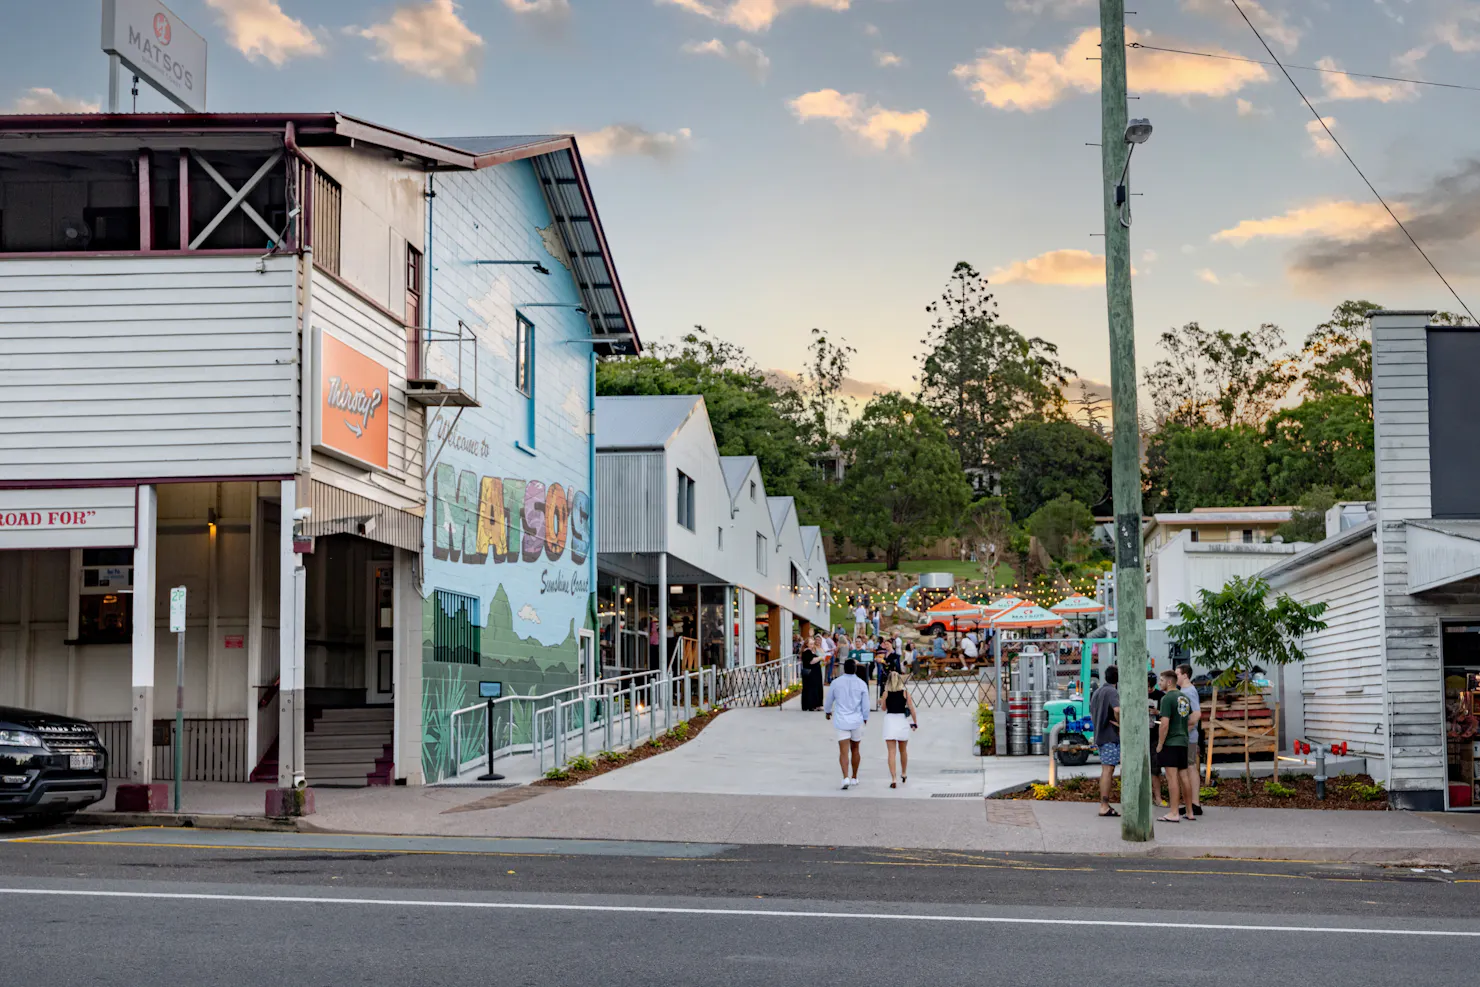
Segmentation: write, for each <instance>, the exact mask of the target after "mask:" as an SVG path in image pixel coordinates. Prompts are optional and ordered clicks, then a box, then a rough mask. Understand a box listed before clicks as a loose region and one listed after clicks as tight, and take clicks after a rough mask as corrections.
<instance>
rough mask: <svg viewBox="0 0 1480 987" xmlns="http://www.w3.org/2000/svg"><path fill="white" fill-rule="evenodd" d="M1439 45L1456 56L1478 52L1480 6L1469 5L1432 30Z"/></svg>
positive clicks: (1479, 41) (1479, 49) (1479, 46)
mask: <svg viewBox="0 0 1480 987" xmlns="http://www.w3.org/2000/svg"><path fill="white" fill-rule="evenodd" d="M1434 34H1435V36H1436V37H1437V38H1438V39H1439V43H1440V44H1445V45H1448V46H1449V48H1450V50H1451V51H1453V52H1455V53H1456V54H1461V55H1463V54H1468V53H1471V52H1476V51H1480V5H1475V4H1470V5H1469V6H1466V7H1464V8H1463V9H1460V10H1457V11H1455V12H1454V14H1453V15H1452V16H1451V17H1450V18H1449V19H1448V20H1446V21H1444V22H1442V23H1440V24H1439V26H1438V27H1437V28H1435V29H1434Z"/></svg>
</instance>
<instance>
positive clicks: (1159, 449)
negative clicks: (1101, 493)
mask: <svg viewBox="0 0 1480 987" xmlns="http://www.w3.org/2000/svg"><path fill="white" fill-rule="evenodd" d="M1268 457H1269V453H1268V450H1266V449H1265V447H1264V433H1263V432H1262V431H1260V430H1259V429H1257V428H1254V427H1252V426H1249V425H1234V426H1231V427H1229V428H1213V427H1211V426H1208V425H1198V426H1188V425H1183V424H1180V423H1176V422H1173V423H1171V424H1168V425H1166V426H1165V427H1164V428H1162V430H1161V431H1160V432H1157V433H1156V434H1154V435H1153V436H1152V437H1151V441H1150V443H1149V445H1148V447H1147V450H1146V459H1147V463H1148V465H1149V467H1150V472H1149V475H1148V478H1147V483H1148V487H1149V489H1148V490H1147V501H1148V503H1152V504H1154V505H1155V506H1154V508H1153V509H1154V510H1158V511H1161V510H1172V511H1190V510H1192V509H1193V508H1194V507H1258V506H1263V505H1265V504H1268V503H1269V477H1268Z"/></svg>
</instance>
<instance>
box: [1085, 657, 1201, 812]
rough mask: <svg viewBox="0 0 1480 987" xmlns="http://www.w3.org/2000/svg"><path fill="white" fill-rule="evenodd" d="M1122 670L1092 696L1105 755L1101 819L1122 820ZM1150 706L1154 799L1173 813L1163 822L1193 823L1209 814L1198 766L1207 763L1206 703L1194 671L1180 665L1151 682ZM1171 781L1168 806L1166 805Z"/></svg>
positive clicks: (1113, 671) (1109, 673) (1108, 674)
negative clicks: (1115, 801) (1116, 799)
mask: <svg viewBox="0 0 1480 987" xmlns="http://www.w3.org/2000/svg"><path fill="white" fill-rule="evenodd" d="M1120 703H1121V700H1120V670H1119V669H1118V668H1116V667H1115V666H1114V665H1111V666H1110V667H1109V668H1107V669H1105V681H1104V684H1102V685H1101V686H1100V687H1099V688H1098V689H1096V690H1095V691H1094V694H1093V695H1092V696H1090V700H1089V712H1090V719H1091V720H1092V721H1093V724H1094V731H1095V744H1096V745H1097V746H1098V747H1099V749H1100V815H1101V816H1102V817H1103V816H1118V815H1120V813H1119V812H1117V811H1116V809H1115V806H1114V805H1112V804H1111V800H1110V796H1111V794H1112V786H1113V783H1114V779H1115V769H1116V768H1117V767H1119V765H1120V740H1121V737H1120V708H1121V707H1120ZM1146 704H1147V708H1148V710H1149V711H1150V712H1151V738H1150V740H1151V799H1152V801H1153V802H1154V803H1155V804H1156V805H1158V806H1160V807H1161V808H1165V809H1167V810H1169V811H1168V812H1167V814H1166V815H1164V816H1159V817H1158V819H1159V820H1160V821H1161V822H1168V823H1180V822H1192V821H1193V820H1195V819H1196V818H1197V817H1198V816H1200V815H1202V814H1203V807H1202V800H1201V797H1200V794H1199V793H1200V792H1201V787H1202V786H1201V785H1200V784H1199V783H1198V778H1197V766H1198V764H1199V763H1200V761H1201V758H1200V756H1199V746H1198V745H1199V742H1200V740H1201V736H1200V734H1199V731H1198V723H1199V722H1200V721H1201V717H1202V703H1201V702H1200V701H1199V700H1198V695H1197V686H1195V685H1193V684H1192V666H1191V665H1188V664H1186V663H1183V664H1181V665H1178V666H1177V667H1176V668H1175V669H1173V670H1171V671H1166V672H1162V673H1161V675H1159V676H1157V675H1148V676H1146ZM1163 777H1164V778H1166V787H1167V796H1168V801H1163V800H1162V792H1161V779H1162V778H1163Z"/></svg>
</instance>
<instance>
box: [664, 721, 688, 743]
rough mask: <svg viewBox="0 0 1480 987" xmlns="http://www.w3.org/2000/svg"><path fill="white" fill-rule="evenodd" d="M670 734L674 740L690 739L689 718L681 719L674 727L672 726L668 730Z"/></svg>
mask: <svg viewBox="0 0 1480 987" xmlns="http://www.w3.org/2000/svg"><path fill="white" fill-rule="evenodd" d="M668 736H670V737H672V738H673V739H674V740H688V739H689V724H688V721H687V720H681V721H679V722H678V723H675V724H673V726H672V728H670V729H669V731H668Z"/></svg>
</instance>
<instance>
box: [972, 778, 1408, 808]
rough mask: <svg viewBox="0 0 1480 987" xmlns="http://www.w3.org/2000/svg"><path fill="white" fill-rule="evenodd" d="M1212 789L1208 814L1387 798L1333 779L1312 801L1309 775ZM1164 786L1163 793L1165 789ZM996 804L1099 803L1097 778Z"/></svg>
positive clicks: (1116, 794)
mask: <svg viewBox="0 0 1480 987" xmlns="http://www.w3.org/2000/svg"><path fill="white" fill-rule="evenodd" d="M1215 780H1216V782H1217V784H1216V786H1215V787H1213V788H1208V787H1204V788H1203V790H1202V798H1201V800H1200V801H1201V804H1202V805H1203V806H1205V807H1207V808H1210V809H1211V808H1237V809H1357V810H1362V811H1367V812H1373V811H1380V810H1383V809H1386V808H1387V807H1388V802H1387V792H1385V791H1383V789H1382V786H1381V785H1380V784H1377V783H1376V782H1374V781H1373V780H1372V778H1371V776H1370V775H1338V776H1333V777H1331V778H1328V779H1326V798H1325V800H1324V801H1323V800H1321V799H1318V798H1316V781H1315V779H1314V778H1312V777H1311V776H1309V775H1287V776H1285V777H1283V778H1281V779H1280V780H1279V782H1278V784H1279V785H1280V786H1281V787H1280V788H1278V789H1275V788H1271V787H1270V779H1268V778H1255V779H1253V781H1252V782H1248V783H1246V782H1245V781H1244V779H1243V778H1218V779H1215ZM1165 787H1166V786H1165V784H1163V785H1162V788H1163V789H1165ZM994 797H995V798H1001V799H1027V800H1030V801H1032V800H1037V801H1041V802H1098V801H1100V779H1099V777H1098V776H1097V775H1096V776H1093V777H1084V778H1065V779H1063V781H1062V782H1060V784H1059V787H1057V788H1052V787H1050V786H1049V785H1047V784H1044V783H1042V782H1034V783H1032V784H1030V785H1028V786H1027V787H1026V788H1024V789H1022V790H1020V791H1014V792H1004V793H1003V794H1001V795H997V796H994ZM1111 801H1112V802H1117V803H1118V802H1119V801H1120V778H1119V776H1117V777H1116V779H1115V787H1114V790H1113V794H1112V795H1111Z"/></svg>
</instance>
